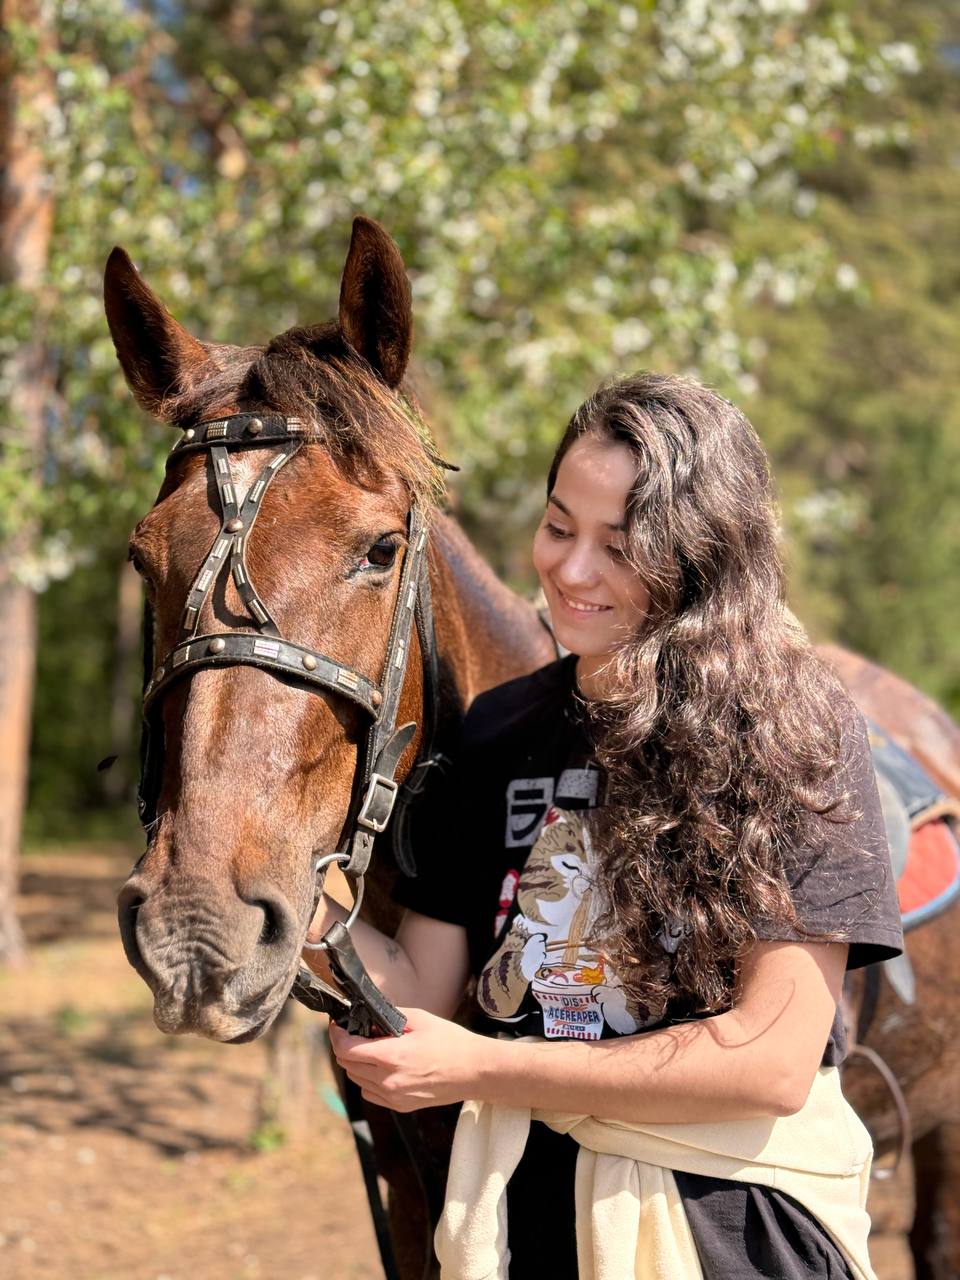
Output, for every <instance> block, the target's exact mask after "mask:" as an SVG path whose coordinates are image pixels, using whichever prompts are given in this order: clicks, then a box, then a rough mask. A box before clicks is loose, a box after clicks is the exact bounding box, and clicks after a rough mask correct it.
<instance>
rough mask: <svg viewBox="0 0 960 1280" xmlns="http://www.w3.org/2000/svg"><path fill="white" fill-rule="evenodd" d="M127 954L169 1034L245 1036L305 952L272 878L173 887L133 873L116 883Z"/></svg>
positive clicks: (278, 1003)
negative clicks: (238, 886) (239, 886)
mask: <svg viewBox="0 0 960 1280" xmlns="http://www.w3.org/2000/svg"><path fill="white" fill-rule="evenodd" d="M117 914H118V920H119V924H120V934H121V937H122V939H123V946H124V950H125V951H126V954H127V959H128V960H129V961H130V964H131V965H132V966H133V968H134V969H136V971H137V972H138V973H139V974H140V976H141V977H142V978H143V980H144V981H145V982H146V984H147V986H148V987H149V988H150V990H151V991H152V992H153V997H154V1013H153V1016H154V1021H155V1022H156V1025H157V1027H158V1028H159V1029H160V1030H161V1031H163V1032H165V1033H167V1034H171V1035H183V1034H187V1033H194V1034H198V1035H203V1036H207V1037H208V1038H210V1039H212V1040H220V1041H225V1042H230V1043H243V1042H244V1041H247V1040H252V1039H255V1038H256V1037H257V1036H258V1035H261V1034H262V1033H263V1032H264V1031H265V1030H266V1029H267V1027H269V1026H270V1024H271V1023H272V1022H273V1020H274V1018H275V1017H276V1016H277V1014H278V1013H279V1011H280V1008H281V1007H282V1005H283V1002H284V999H285V998H286V995H287V992H288V991H289V989H290V985H291V983H292V982H293V978H294V975H295V973H296V970H297V965H298V962H299V956H300V947H301V944H302V938H301V934H302V933H303V932H304V929H305V924H301V922H300V921H299V920H298V918H297V915H296V913H295V912H294V910H293V909H292V907H291V906H290V904H289V903H288V902H287V901H286V899H285V898H284V897H282V896H281V895H280V894H279V893H278V892H277V889H276V888H275V887H271V888H270V889H266V888H265V887H264V886H257V885H248V886H244V890H243V893H242V895H241V893H240V892H235V891H233V888H232V886H230V887H228V888H224V887H221V886H220V885H218V884H214V883H213V882H212V881H209V880H201V879H196V880H193V879H190V880H182V879H180V880H178V882H177V886H176V890H173V889H171V888H170V887H159V888H158V887H155V886H151V884H150V882H149V879H148V877H147V876H145V875H144V874H142V873H136V872H135V873H134V874H133V875H132V876H131V877H130V879H129V880H128V881H127V882H126V884H125V885H124V886H123V888H122V889H121V891H120V896H119V899H118V912H117Z"/></svg>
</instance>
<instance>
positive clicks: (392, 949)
mask: <svg viewBox="0 0 960 1280" xmlns="http://www.w3.org/2000/svg"><path fill="white" fill-rule="evenodd" d="M386 952H387V959H388V960H389V961H391V963H394V964H395V963H396V959H397V956H398V955H399V954H400V948H399V947H398V946H397V944H396V943H395V942H394V940H393V939H392V938H388V939H387V946H386Z"/></svg>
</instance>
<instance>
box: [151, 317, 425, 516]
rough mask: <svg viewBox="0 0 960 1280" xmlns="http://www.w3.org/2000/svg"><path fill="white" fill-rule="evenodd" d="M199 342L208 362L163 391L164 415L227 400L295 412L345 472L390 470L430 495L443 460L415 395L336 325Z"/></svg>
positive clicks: (419, 497)
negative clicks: (242, 342)
mask: <svg viewBox="0 0 960 1280" xmlns="http://www.w3.org/2000/svg"><path fill="white" fill-rule="evenodd" d="M205 345H206V348H207V352H208V355H209V363H208V364H207V365H206V366H205V367H204V369H203V371H202V373H201V375H200V377H199V378H198V380H197V381H195V382H194V383H193V384H192V385H190V386H188V387H187V388H185V389H183V390H179V391H177V392H176V393H174V394H172V395H169V396H168V397H167V398H166V399H165V400H164V404H163V417H164V419H165V420H166V421H168V422H171V423H173V424H174V425H175V426H177V427H180V428H185V427H188V426H192V425H194V424H196V423H198V422H202V421H204V420H205V419H207V418H210V417H216V416H217V414H219V413H221V412H222V411H223V410H222V406H223V404H224V403H225V402H227V401H230V402H236V403H237V404H238V405H249V406H251V407H255V408H259V409H263V410H265V411H267V412H274V413H282V414H287V415H289V416H293V417H300V418H303V419H304V421H305V422H307V423H310V424H312V425H313V427H314V429H315V430H316V431H317V432H318V433H319V434H320V435H321V437H322V439H323V443H324V445H325V447H326V448H327V449H328V450H329V452H330V454H331V456H332V457H333V458H334V460H335V461H336V463H337V465H338V466H339V467H340V468H341V470H343V471H344V472H345V473H346V474H348V475H349V477H350V478H351V479H353V480H355V481H357V482H359V483H362V484H363V485H364V486H367V487H375V486H379V485H381V484H382V483H383V479H384V477H385V476H386V475H388V474H393V475H395V476H397V477H398V478H399V479H400V480H401V481H402V482H403V483H404V484H405V486H406V487H407V489H408V491H409V493H410V496H411V498H412V499H413V500H414V501H415V502H417V503H418V504H419V505H420V506H421V507H424V508H431V507H434V506H436V505H438V504H439V502H440V500H441V498H442V496H443V493H444V488H445V484H444V463H443V460H442V459H441V458H440V455H439V454H438V453H437V449H436V445H435V444H434V441H433V437H432V435H431V433H430V429H429V427H428V426H427V424H426V422H425V420H424V418H423V414H422V412H421V410H420V407H419V405H418V404H417V402H416V400H415V399H414V397H413V395H412V393H411V392H410V390H409V389H408V388H406V387H405V386H401V387H400V388H398V389H397V390H393V389H392V388H390V387H388V386H387V385H386V383H385V382H384V381H383V379H382V378H380V377H379V376H378V374H377V373H376V371H375V370H374V369H373V368H372V367H371V366H370V365H369V364H368V363H367V361H366V360H364V359H363V357H362V356H359V355H358V354H357V353H356V352H355V351H354V350H353V349H352V348H351V347H350V346H348V344H347V343H346V341H345V340H344V337H343V334H342V332H341V330H340V327H339V325H337V324H335V323H332V322H331V323H328V324H322V325H313V326H310V327H296V328H292V329H287V330H286V332H284V333H281V334H278V336H277V337H275V338H273V339H272V340H271V341H270V342H269V343H267V345H266V346H264V347H235V346H229V345H226V344H216V343H209V344H205Z"/></svg>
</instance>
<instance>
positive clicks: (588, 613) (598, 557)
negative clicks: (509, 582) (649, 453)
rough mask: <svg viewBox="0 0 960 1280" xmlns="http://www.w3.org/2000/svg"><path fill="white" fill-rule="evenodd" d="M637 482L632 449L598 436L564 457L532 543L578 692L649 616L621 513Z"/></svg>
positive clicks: (596, 680)
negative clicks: (572, 658)
mask: <svg viewBox="0 0 960 1280" xmlns="http://www.w3.org/2000/svg"><path fill="white" fill-rule="evenodd" d="M635 478H636V466H635V464H634V460H633V455H632V454H631V452H630V450H629V448H628V447H627V446H626V445H625V444H622V443H620V442H618V441H616V440H611V439H610V438H609V437H606V436H604V435H601V434H593V433H592V434H590V435H587V436H584V437H583V438H582V439H580V440H578V441H577V442H576V443H575V444H574V445H573V446H572V447H571V448H570V450H569V452H568V453H567V454H566V455H565V456H564V458H563V460H562V462H561V463H560V466H559V468H558V470H557V476H556V480H555V482H554V484H553V487H552V489H551V491H550V494H549V496H548V498H547V510H546V514H545V515H544V518H543V520H542V521H541V524H540V527H539V529H538V530H537V534H536V537H535V538H534V542H533V563H534V566H535V568H536V570H537V573H538V574H539V576H540V583H541V585H542V587H543V592H544V595H545V596H546V600H547V605H548V607H549V609H550V617H551V619H552V621H553V626H554V630H555V632H556V635H557V639H558V640H559V642H560V643H561V644H562V645H563V647H564V648H565V649H569V650H570V652H571V653H576V654H578V655H579V659H580V660H579V662H578V664H577V670H578V676H579V681H580V688H581V689H582V691H583V692H584V693H585V694H587V695H588V696H595V695H596V694H598V693H599V692H600V691H601V688H602V678H601V673H602V671H603V669H604V668H605V666H606V664H607V663H608V662H609V660H610V655H611V654H612V653H613V652H614V650H615V649H616V648H617V646H618V645H620V644H623V643H625V642H626V641H628V640H629V639H630V637H631V635H633V634H634V633H635V632H636V630H637V628H638V627H639V626H640V624H641V623H642V621H643V619H644V617H645V616H646V612H647V608H648V606H649V604H650V593H649V592H648V591H647V588H646V586H645V584H644V582H643V579H642V578H641V577H640V576H639V575H638V574H637V572H636V571H635V570H634V568H633V566H632V565H631V564H630V561H629V559H628V557H627V554H626V542H625V535H626V526H625V524H624V518H623V512H624V511H625V510H626V505H627V499H628V497H629V494H630V490H631V488H632V487H633V484H634V480H635Z"/></svg>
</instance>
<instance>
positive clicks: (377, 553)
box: [362, 538, 397, 569]
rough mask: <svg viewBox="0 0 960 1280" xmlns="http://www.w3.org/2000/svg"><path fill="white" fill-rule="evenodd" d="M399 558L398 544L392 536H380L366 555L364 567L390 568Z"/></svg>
mask: <svg viewBox="0 0 960 1280" xmlns="http://www.w3.org/2000/svg"><path fill="white" fill-rule="evenodd" d="M396 558H397V544H396V543H395V542H394V541H393V539H392V538H378V539H377V540H376V542H375V543H374V544H373V546H372V547H371V548H370V550H369V551H368V552H367V554H366V555H365V556H364V563H363V565H362V567H363V568H365V569H367V568H371V569H389V568H390V566H391V565H392V564H393V562H394V560H396Z"/></svg>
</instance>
